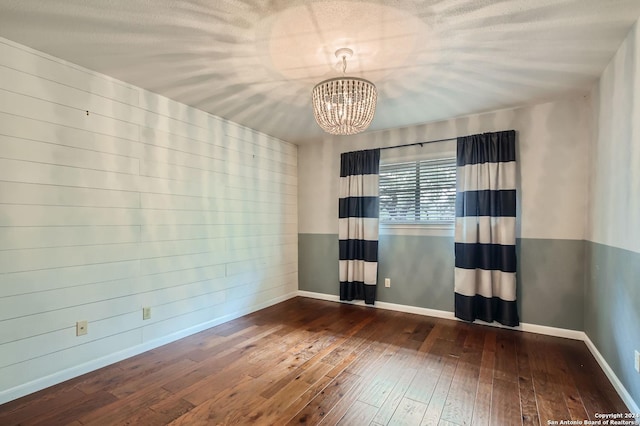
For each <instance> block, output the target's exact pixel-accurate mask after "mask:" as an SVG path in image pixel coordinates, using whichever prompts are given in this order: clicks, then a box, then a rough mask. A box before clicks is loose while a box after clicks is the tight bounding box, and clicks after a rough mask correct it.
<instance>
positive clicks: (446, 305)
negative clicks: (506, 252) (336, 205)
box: [298, 234, 585, 330]
mask: <svg viewBox="0 0 640 426" xmlns="http://www.w3.org/2000/svg"><path fill="white" fill-rule="evenodd" d="M379 241H380V244H379V267H378V297H377V300H379V301H381V302H389V303H397V304H400V305H407V306H417V307H421V308H429V309H437V310H442V311H448V312H452V311H453V271H454V256H453V237H434V236H409V235H381V236H380V240H379ZM298 247H299V249H300V255H299V259H298V262H299V264H298V274H299V275H298V283H299V288H300V290H305V291H313V292H318V293H325V294H331V295H338V236H337V235H336V234H299V235H298ZM517 250H518V271H519V275H518V298H519V299H518V302H519V306H518V309H519V312H520V318H521V321H523V322H526V323H531V324H538V325H546V326H550V327H559V328H566V329H572V330H583V318H584V262H585V249H584V241H582V240H545V239H529V238H526V239H518V241H517ZM385 277H389V278H391V287H390V288H385V287H384V278H385Z"/></svg>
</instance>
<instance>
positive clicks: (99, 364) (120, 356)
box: [0, 291, 298, 404]
mask: <svg viewBox="0 0 640 426" xmlns="http://www.w3.org/2000/svg"><path fill="white" fill-rule="evenodd" d="M297 295H298V292H297V291H294V292H291V293H288V294H285V295H284V296H280V297H276V298H273V299H270V300H267V301H265V302H262V303H259V304H257V305H253V306H251V307H248V308H245V309H241V310H239V311H236V312H234V313H232V314H228V315H225V316H222V317H218V318H216V319H213V320H211V321H207V322H204V323H202V324H198V325H195V326H193V327H189V328H186V329H184V330H180V331H177V332H175V333H171V334H169V335H166V336H163V337H160V338H157V339H154V340H150V341H148V342H144V343H142V344H140V345H136V346H133V347H131V348H128V349H125V350H122V351H119V352H115V353H113V354H109V355H106V356H103V357H101V358H98V359H95V360H93V361H89V362H86V363H84V364H80V365H78V366H75V367H72V368H68V369H66V370H63V371H59V372H57V373H54V374H51V375H49V376H46V377H42V378H40V379H37V380H33V381H31V382H28V383H25V384H22V385H19V386H16V387H14V388H11V389H7V390H4V391H2V392H0V404H4V403H6V402H9V401H13V400H14V399H18V398H21V397H23V396H25V395H29V394H31V393H33V392H37V391H39V390H42V389H45V388H48V387H49V386H53V385H56V384H58V383H62V382H64V381H66V380H69V379H73V378H74V377H78V376H81V375H83V374H86V373H90V372H91V371H95V370H98V369H100V368H103V367H106V366H108V365H111V364H114V363H116V362H119V361H122V360H124V359H127V358H131V357H132V356H136V355H139V354H141V353H143V352H146V351H150V350H152V349H155V348H157V347H159V346H163V345H166V344H167V343H171V342H175V341H176V340H179V339H182V338H184V337H187V336H191V335H192V334H195V333H199V332H201V331H203V330H206V329H208V328H211V327H215V326H216V325H220V324H223V323H225V322H227V321H231V320H233V319H236V318H239V317H241V316H243V315H247V314H250V313H252V312H255V311H259V310H260V309H264V308H267V307H269V306H272V305H275V304H276V303H280V302H283V301H285V300H288V299H291V298H293V297H296V296H297Z"/></svg>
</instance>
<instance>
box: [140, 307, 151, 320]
mask: <svg viewBox="0 0 640 426" xmlns="http://www.w3.org/2000/svg"><path fill="white" fill-rule="evenodd" d="M142 319H143V320H148V319H151V307H149V306H147V307H146V308H142Z"/></svg>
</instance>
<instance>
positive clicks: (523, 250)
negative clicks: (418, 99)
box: [298, 97, 591, 330]
mask: <svg viewBox="0 0 640 426" xmlns="http://www.w3.org/2000/svg"><path fill="white" fill-rule="evenodd" d="M590 120H591V113H590V103H589V99H588V98H587V97H576V98H569V99H562V100H558V101H555V102H549V103H544V104H539V105H534V106H527V107H523V108H517V109H509V110H502V111H497V112H493V113H487V114H480V115H474V116H470V117H464V118H457V119H452V120H448V121H443V122H438V123H430V124H425V125H420V126H414V127H409V128H401V129H391V130H386V131H382V132H375V133H366V134H361V135H357V136H352V137H346V138H345V137H342V138H341V137H330V136H327V137H326V138H325V139H324V140H322V141H318V142H317V143H314V144H309V145H302V146H300V147H299V149H298V164H299V167H300V171H299V211H300V216H299V232H300V235H299V287H300V290H307V291H313V292H320V293H325V294H332V295H336V294H338V280H337V259H338V251H337V209H338V207H337V199H338V195H337V194H338V175H339V160H340V153H342V152H347V151H353V150H358V149H366V148H373V147H383V146H393V145H400V144H406V143H411V142H419V141H427V140H434V139H442V138H450V137H456V136H462V135H469V134H475V133H482V132H491V131H499V130H508V129H515V130H516V131H517V134H518V152H517V156H518V161H519V177H518V179H519V183H518V186H519V187H518V189H519V200H518V209H519V220H518V223H517V228H518V230H517V236H518V247H517V249H518V262H519V271H520V273H519V277H518V297H519V304H520V305H519V310H520V316H521V320H522V321H523V322H527V323H533V324H538V325H546V326H553V327H560V328H567V329H573V330H583V317H584V315H583V310H584V260H585V248H584V238H585V233H584V231H585V222H586V209H587V181H588V174H587V165H588V155H587V152H588V148H589V136H590ZM425 147H429V145H425ZM385 152H387V151H385ZM381 232H382V233H383V235H381V237H380V249H379V250H380V252H379V274H378V276H379V278H384V277H389V278H391V281H392V286H391V288H384V287H383V286H380V285H379V286H378V300H380V301H384V302H392V303H399V304H403V305H410V306H418V307H423V308H430V309H438V310H445V311H453V264H454V258H453V229H438V230H424V229H420V230H412V229H397V228H392V229H384V228H383V229H381Z"/></svg>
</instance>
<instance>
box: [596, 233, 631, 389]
mask: <svg viewBox="0 0 640 426" xmlns="http://www.w3.org/2000/svg"><path fill="white" fill-rule="evenodd" d="M586 255H587V261H588V262H587V263H588V265H589V266H590V267H589V269H588V271H587V280H586V286H585V301H586V303H585V328H584V330H585V332H586V333H587V335H588V336H589V338H590V339H591V341H592V342H593V343H594V345H595V346H596V347H597V348H598V350H599V351H600V353H601V354H602V356H603V357H604V358H605V359H606V360H607V363H608V364H609V366H610V367H611V369H612V370H613V371H614V373H615V374H616V376H618V378H619V379H620V381H621V382H622V384H623V385H624V387H625V388H626V389H627V391H628V392H629V393H630V394H631V396H632V397H633V398H634V399H635V400H636V401H640V374H638V373H637V372H636V371H635V370H634V369H633V361H634V360H633V355H634V350H640V310H639V309H638V307H640V253H636V252H632V251H629V250H624V249H620V248H616V247H611V246H607V245H604V244H598V243H592V242H588V243H587V249H586Z"/></svg>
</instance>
